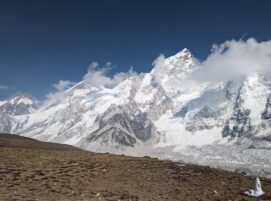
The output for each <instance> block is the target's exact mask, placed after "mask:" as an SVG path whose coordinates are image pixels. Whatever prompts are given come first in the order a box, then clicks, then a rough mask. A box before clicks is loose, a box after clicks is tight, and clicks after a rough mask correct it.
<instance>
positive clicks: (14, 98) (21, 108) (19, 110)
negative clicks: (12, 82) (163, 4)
mask: <svg viewBox="0 0 271 201" xmlns="http://www.w3.org/2000/svg"><path fill="white" fill-rule="evenodd" d="M38 107H39V101H38V100H37V99H36V98H34V97H33V96H31V95H30V94H27V93H24V92H20V91H19V92H16V93H14V94H12V95H11V96H10V97H9V98H8V99H6V100H3V101H0V112H1V113H4V114H6V115H7V114H8V115H24V114H30V113H32V112H34V111H35V110H36V109H37V108H38Z"/></svg>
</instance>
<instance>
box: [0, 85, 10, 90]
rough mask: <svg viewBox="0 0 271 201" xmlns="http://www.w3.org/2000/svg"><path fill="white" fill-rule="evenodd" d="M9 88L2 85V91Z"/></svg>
mask: <svg viewBox="0 0 271 201" xmlns="http://www.w3.org/2000/svg"><path fill="white" fill-rule="evenodd" d="M7 88H8V87H7V86H4V85H0V90H4V89H7Z"/></svg>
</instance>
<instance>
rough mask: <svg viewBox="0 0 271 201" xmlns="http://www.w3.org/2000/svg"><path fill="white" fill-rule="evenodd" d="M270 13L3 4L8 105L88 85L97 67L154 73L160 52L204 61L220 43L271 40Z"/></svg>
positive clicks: (178, 6) (0, 70) (161, 5)
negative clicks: (71, 84) (62, 84)
mask: <svg viewBox="0 0 271 201" xmlns="http://www.w3.org/2000/svg"><path fill="white" fill-rule="evenodd" d="M270 8H271V1H268V0H261V1H256V0H255V1H251V0H238V1H231V0H227V1H222V0H221V1H207V0H197V1H181V0H179V1H174V0H167V1H166V0H164V1H158V0H145V1H142V0H129V1H124V0H114V1H110V0H97V1H95V0H92V1H83V0H77V1H75V0H74V1H68V0H66V1H60V0H55V1H50V0H47V1H41V0H40V1H38V0H35V1H30V0H25V1H21V0H17V1H16V0H7V1H5V0H2V1H1V2H0V24H1V26H0V98H4V97H6V96H8V95H10V94H11V93H14V92H15V91H18V90H20V91H25V92H28V93H31V94H33V95H34V96H36V97H38V98H40V99H42V98H44V96H45V94H47V93H49V92H50V91H52V90H53V87H52V84H54V83H57V82H58V81H59V80H60V79H63V80H71V81H80V80H81V79H82V77H83V76H84V74H85V73H86V71H87V68H88V66H89V65H90V64H91V63H92V62H94V61H96V62H99V63H100V64H101V65H103V64H105V63H106V62H111V63H113V65H114V68H113V70H112V73H114V72H121V71H127V70H128V69H129V68H130V66H133V68H134V70H135V71H137V72H148V71H150V69H151V68H152V66H151V64H152V62H153V60H154V59H155V58H156V57H157V56H158V55H159V54H160V53H164V54H165V55H166V56H170V55H173V54H175V53H176V52H178V51H180V50H181V49H183V48H185V47H186V48H188V49H190V50H191V51H192V53H193V54H194V55H195V56H196V57H197V58H199V59H202V60H203V59H205V58H206V57H207V56H208V54H209V53H210V49H211V46H212V45H213V44H214V43H222V42H224V41H225V40H230V39H237V40H238V39H240V38H242V37H244V38H249V37H254V38H256V39H257V40H259V41H265V40H270V38H271V37H270V36H271V12H270ZM1 86H5V87H6V88H5V87H1ZM4 88H5V89H4Z"/></svg>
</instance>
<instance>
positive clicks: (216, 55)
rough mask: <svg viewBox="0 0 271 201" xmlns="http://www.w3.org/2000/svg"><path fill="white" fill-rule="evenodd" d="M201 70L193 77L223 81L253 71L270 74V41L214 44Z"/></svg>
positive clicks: (253, 40)
mask: <svg viewBox="0 0 271 201" xmlns="http://www.w3.org/2000/svg"><path fill="white" fill-rule="evenodd" d="M201 65H202V67H203V68H202V70H201V72H197V74H195V75H194V76H195V77H194V79H197V80H201V81H225V80H231V79H235V78H238V77H241V76H249V75H251V74H253V73H257V72H258V73H261V74H263V75H265V76H269V75H270V74H271V41H266V42H257V41H256V40H255V39H254V38H250V39H248V40H247V41H243V40H239V41H236V40H231V41H226V42H224V43H222V44H220V45H214V46H213V49H212V52H211V54H210V55H209V56H208V57H207V59H206V60H205V61H203V62H202V64H201Z"/></svg>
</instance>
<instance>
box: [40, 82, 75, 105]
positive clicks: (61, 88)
mask: <svg viewBox="0 0 271 201" xmlns="http://www.w3.org/2000/svg"><path fill="white" fill-rule="evenodd" d="M74 84H75V82H71V81H69V80H59V82H58V83H56V84H53V85H52V86H53V87H54V88H55V89H56V91H55V92H50V93H49V94H47V95H46V100H45V101H44V103H45V104H46V105H47V104H50V103H52V102H55V101H58V100H60V99H62V98H63V97H64V95H65V91H66V90H67V89H69V88H70V87H72V86H73V85H74Z"/></svg>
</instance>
